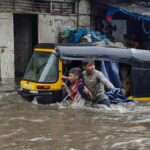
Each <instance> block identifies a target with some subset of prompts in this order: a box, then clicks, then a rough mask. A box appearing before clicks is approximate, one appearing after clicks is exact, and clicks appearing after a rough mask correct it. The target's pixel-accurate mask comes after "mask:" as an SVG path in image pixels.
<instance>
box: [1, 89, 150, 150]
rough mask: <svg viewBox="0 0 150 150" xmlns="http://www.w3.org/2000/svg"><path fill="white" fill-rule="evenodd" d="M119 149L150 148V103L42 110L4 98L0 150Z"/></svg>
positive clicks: (12, 96)
mask: <svg viewBox="0 0 150 150" xmlns="http://www.w3.org/2000/svg"><path fill="white" fill-rule="evenodd" d="M120 149H121V150H149V149H150V103H128V104H120V105H112V106H111V108H106V107H103V106H99V107H96V108H91V107H86V106H84V105H83V104H82V103H80V104H74V105H62V104H53V105H47V106H44V105H38V104H35V103H29V102H26V101H24V100H23V99H22V98H21V97H20V96H18V95H17V94H16V92H13V91H4V92H1V93H0V150H120Z"/></svg>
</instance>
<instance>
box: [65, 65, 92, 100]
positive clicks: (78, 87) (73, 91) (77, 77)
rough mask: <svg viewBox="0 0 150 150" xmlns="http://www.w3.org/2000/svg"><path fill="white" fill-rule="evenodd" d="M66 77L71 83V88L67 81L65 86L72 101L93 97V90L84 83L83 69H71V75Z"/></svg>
mask: <svg viewBox="0 0 150 150" xmlns="http://www.w3.org/2000/svg"><path fill="white" fill-rule="evenodd" d="M64 79H68V80H69V81H70V83H71V87H70V88H69V87H68V86H67V85H66V84H65V83H64V84H63V86H64V88H65V90H66V92H67V94H68V96H69V97H70V98H69V99H70V100H71V101H72V102H75V101H79V100H81V99H87V97H92V94H91V92H90V91H89V90H88V89H87V88H86V87H85V86H84V84H83V83H82V71H81V69H80V68H72V69H70V70H69V77H65V78H64Z"/></svg>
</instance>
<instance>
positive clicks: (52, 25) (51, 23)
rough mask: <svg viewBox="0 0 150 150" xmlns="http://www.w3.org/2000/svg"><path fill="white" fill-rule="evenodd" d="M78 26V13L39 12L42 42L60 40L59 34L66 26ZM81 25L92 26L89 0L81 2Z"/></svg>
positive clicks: (39, 36)
mask: <svg viewBox="0 0 150 150" xmlns="http://www.w3.org/2000/svg"><path fill="white" fill-rule="evenodd" d="M66 26H67V27H71V28H76V27H77V15H76V14H74V15H64V16H62V15H51V14H39V16H38V32H39V33H38V38H39V40H38V41H39V43H42V42H54V43H55V42H58V34H59V32H62V31H63V29H64V28H65V27H66ZM79 27H90V4H89V1H87V0H82V1H81V2H80V3H79Z"/></svg>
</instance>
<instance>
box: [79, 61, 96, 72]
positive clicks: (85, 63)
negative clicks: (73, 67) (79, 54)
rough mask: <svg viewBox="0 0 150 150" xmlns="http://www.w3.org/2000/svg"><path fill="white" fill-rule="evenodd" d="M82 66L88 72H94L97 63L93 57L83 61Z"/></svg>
mask: <svg viewBox="0 0 150 150" xmlns="http://www.w3.org/2000/svg"><path fill="white" fill-rule="evenodd" d="M82 66H83V68H84V70H85V71H86V72H87V73H88V74H91V73H93V71H94V70H95V63H94V60H92V59H88V60H84V61H83V62H82Z"/></svg>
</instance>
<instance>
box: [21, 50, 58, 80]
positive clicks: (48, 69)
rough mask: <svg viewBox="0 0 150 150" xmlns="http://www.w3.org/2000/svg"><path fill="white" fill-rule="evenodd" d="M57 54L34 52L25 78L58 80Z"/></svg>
mask: <svg viewBox="0 0 150 150" xmlns="http://www.w3.org/2000/svg"><path fill="white" fill-rule="evenodd" d="M57 63H58V62H57V57H56V55H55V54H52V53H48V52H34V53H33V55H32V58H31V61H30V63H29V66H28V68H27V70H26V72H25V75H24V77H23V79H25V80H31V81H36V82H56V81H57V78H58V65H57Z"/></svg>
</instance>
